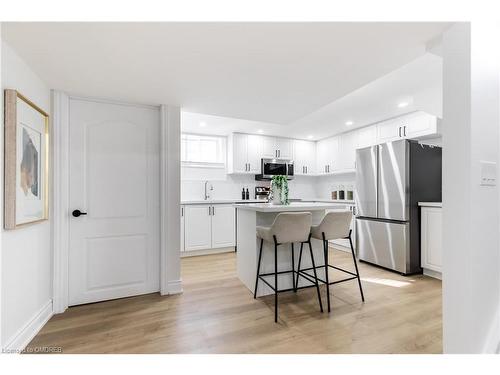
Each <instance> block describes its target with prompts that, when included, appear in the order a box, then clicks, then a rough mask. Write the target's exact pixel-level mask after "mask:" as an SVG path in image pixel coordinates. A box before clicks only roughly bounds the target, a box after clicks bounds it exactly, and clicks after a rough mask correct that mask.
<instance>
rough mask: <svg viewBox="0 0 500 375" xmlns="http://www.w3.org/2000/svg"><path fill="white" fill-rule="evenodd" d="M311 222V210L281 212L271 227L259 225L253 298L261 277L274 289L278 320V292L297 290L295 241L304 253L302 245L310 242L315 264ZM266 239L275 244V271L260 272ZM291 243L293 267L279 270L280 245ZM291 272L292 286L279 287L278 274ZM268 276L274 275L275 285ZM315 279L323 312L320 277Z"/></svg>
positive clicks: (275, 319)
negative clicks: (286, 287) (258, 249)
mask: <svg viewBox="0 0 500 375" xmlns="http://www.w3.org/2000/svg"><path fill="white" fill-rule="evenodd" d="M311 224H312V214H311V213H310V212H286V213H279V214H278V215H277V216H276V218H275V219H274V222H273V224H272V225H271V226H270V227H262V226H258V227H257V237H258V238H260V251H259V261H258V263H257V276H256V278H255V291H254V294H253V298H257V287H258V283H259V279H260V280H262V281H263V282H264V283H265V284H267V285H268V286H269V287H270V288H271V289H272V290H273V291H274V321H275V322H278V293H282V292H288V291H291V290H293V291H294V292H296V291H297V283H296V282H295V274H296V271H295V259H294V258H295V257H294V248H293V244H294V242H300V252H301V254H302V247H303V246H304V243H308V244H309V249H310V251H311V258H312V262H313V264H314V257H313V254H312V248H311ZM264 241H267V242H269V243H272V244H274V272H271V273H264V274H261V273H260V263H261V260H262V247H263V245H264ZM287 243H289V244H291V255H292V269H291V270H287V271H278V246H280V245H284V244H287ZM285 273H291V274H292V286H293V287H292V288H291V289H282V290H279V288H278V275H280V274H285ZM314 275H316V268H314ZM266 276H274V286H273V285H271V284H270V283H269V282H268V281H267V280H266V279H265V277H266ZM314 280H315V281H314V282H313V285H310V286H316V290H317V293H318V300H319V306H320V309H321V312H323V304H322V302H321V293H320V291H319V282H318V278H317V277H316V276H315V279H314Z"/></svg>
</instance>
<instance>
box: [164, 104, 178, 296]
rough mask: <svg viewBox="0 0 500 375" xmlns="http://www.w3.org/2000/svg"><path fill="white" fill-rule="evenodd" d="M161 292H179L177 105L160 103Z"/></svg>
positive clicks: (166, 293) (165, 293)
mask: <svg viewBox="0 0 500 375" xmlns="http://www.w3.org/2000/svg"><path fill="white" fill-rule="evenodd" d="M160 134H161V136H160V137H161V140H160V147H161V155H160V156H161V159H160V168H161V170H160V191H161V193H160V194H161V196H160V206H161V214H160V262H161V268H160V294H161V295H168V294H177V293H182V281H181V279H180V270H181V265H180V232H181V228H180V225H181V224H180V222H181V220H180V210H181V207H180V202H181V194H180V180H181V178H180V164H181V161H180V159H181V151H180V145H181V131H180V108H179V107H173V106H167V105H161V106H160Z"/></svg>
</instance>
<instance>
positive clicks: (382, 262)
mask: <svg viewBox="0 0 500 375" xmlns="http://www.w3.org/2000/svg"><path fill="white" fill-rule="evenodd" d="M441 170H442V157H441V148H440V147H433V146H427V145H422V144H419V143H418V142H416V141H409V140H398V141H395V142H389V143H385V144H381V145H376V146H371V147H367V148H363V149H359V150H357V151H356V195H355V196H356V198H355V199H356V208H357V215H356V248H357V252H358V256H359V259H360V260H361V261H364V262H368V263H372V264H376V265H378V266H381V267H384V268H388V269H391V270H394V271H397V272H400V273H401V274H404V275H407V274H412V273H419V272H421V271H422V269H421V267H420V220H419V215H420V214H419V208H418V202H440V201H441V186H442V184H441Z"/></svg>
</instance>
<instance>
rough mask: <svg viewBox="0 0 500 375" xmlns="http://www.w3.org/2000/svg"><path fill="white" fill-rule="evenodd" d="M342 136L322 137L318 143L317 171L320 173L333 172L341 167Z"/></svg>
mask: <svg viewBox="0 0 500 375" xmlns="http://www.w3.org/2000/svg"><path fill="white" fill-rule="evenodd" d="M339 139H340V137H331V138H326V139H322V140H321V141H318V142H317V144H316V172H317V173H318V174H329V173H333V172H334V171H335V170H336V169H338V168H340V166H338V164H339V156H340V142H339Z"/></svg>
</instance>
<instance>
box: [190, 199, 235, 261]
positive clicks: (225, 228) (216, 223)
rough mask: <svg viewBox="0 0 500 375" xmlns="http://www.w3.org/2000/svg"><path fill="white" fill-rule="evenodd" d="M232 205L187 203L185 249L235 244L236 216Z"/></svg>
mask: <svg viewBox="0 0 500 375" xmlns="http://www.w3.org/2000/svg"><path fill="white" fill-rule="evenodd" d="M234 211H235V210H234V207H233V206H232V205H223V204H216V205H208V204H205V205H186V206H185V210H184V250H185V251H196V250H208V249H217V248H223V247H232V246H234V245H235V225H234V223H235V218H234Z"/></svg>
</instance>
